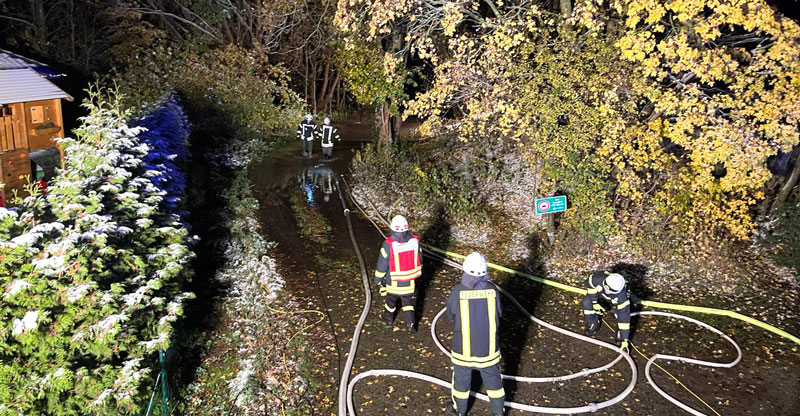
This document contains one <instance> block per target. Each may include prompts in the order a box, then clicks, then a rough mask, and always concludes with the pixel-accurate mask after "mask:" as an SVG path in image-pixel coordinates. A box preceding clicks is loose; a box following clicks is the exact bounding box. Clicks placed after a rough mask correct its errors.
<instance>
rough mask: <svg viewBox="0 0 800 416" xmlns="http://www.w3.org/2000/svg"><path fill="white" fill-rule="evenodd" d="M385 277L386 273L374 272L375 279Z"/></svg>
mask: <svg viewBox="0 0 800 416" xmlns="http://www.w3.org/2000/svg"><path fill="white" fill-rule="evenodd" d="M384 276H386V272H379V271H377V270H375V277H384Z"/></svg>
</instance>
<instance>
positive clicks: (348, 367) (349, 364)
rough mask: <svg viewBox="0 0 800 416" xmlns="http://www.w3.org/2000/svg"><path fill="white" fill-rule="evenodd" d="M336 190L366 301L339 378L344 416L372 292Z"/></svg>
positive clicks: (346, 214)
mask: <svg viewBox="0 0 800 416" xmlns="http://www.w3.org/2000/svg"><path fill="white" fill-rule="evenodd" d="M336 189H337V190H338V192H339V199H340V200H341V201H342V211H343V213H344V217H345V218H346V219H347V230H348V231H349V232H350V241H351V242H352V243H353V250H355V252H356V257H358V264H359V266H360V268H361V280H362V282H363V284H364V293H366V299H365V301H364V308H363V309H362V310H361V316H360V317H359V318H358V323H357V324H356V328H355V329H354V330H353V340H352V341H351V342H350V352H349V353H348V354H347V361H345V364H344V368H343V369H342V374H341V375H340V376H339V416H346V414H345V403H344V402H345V391H346V386H347V380H348V379H349V377H350V371H352V369H353V361H354V360H355V358H356V351H357V350H358V339H359V337H360V336H361V328H363V327H364V322H366V320H367V315H368V314H369V307H370V305H371V304H372V292H371V291H370V290H369V278H368V277H367V268H366V266H365V265H364V257H363V256H362V255H361V250H359V249H358V243H357V242H356V236H355V233H353V224H352V222H351V221H350V209H348V208H347V203H346V202H345V200H344V197H343V196H342V189H341V187H340V186H339V181H338V180H337V181H336Z"/></svg>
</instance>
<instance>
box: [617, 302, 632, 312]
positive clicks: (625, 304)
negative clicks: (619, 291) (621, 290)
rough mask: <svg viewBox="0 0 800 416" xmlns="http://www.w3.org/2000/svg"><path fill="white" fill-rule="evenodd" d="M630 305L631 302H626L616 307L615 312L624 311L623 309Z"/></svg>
mask: <svg viewBox="0 0 800 416" xmlns="http://www.w3.org/2000/svg"><path fill="white" fill-rule="evenodd" d="M630 304H631V301H630V300H626V301H625V302H622V303H620V304H619V305H617V310H622V309H625V307H626V306H628V305H630Z"/></svg>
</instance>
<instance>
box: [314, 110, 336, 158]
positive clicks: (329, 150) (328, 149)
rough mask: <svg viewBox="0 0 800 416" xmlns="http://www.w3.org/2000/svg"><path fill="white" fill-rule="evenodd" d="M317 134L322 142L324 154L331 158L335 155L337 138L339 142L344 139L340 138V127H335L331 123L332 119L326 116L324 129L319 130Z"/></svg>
mask: <svg viewBox="0 0 800 416" xmlns="http://www.w3.org/2000/svg"><path fill="white" fill-rule="evenodd" d="M317 135H318V136H319V138H320V142H321V143H322V154H323V155H325V158H326V159H330V158H331V156H333V141H334V140H336V141H337V142H339V141H341V140H342V139H341V138H339V129H337V128H336V127H333V126H332V125H331V119H329V118H327V117H325V120H324V121H323V124H322V129H320V130H317Z"/></svg>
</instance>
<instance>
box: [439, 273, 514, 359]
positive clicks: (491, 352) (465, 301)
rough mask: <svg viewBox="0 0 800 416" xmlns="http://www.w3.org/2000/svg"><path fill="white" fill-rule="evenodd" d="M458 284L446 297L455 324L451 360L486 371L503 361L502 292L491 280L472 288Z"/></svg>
mask: <svg viewBox="0 0 800 416" xmlns="http://www.w3.org/2000/svg"><path fill="white" fill-rule="evenodd" d="M464 281H465V280H464V279H462V283H459V284H457V285H456V287H454V288H453V290H452V291H450V296H449V297H448V298H447V312H446V314H447V318H448V319H450V320H451V321H452V322H453V344H452V349H451V360H452V362H453V364H455V365H459V366H462V367H472V368H486V367H490V366H493V365H495V364H497V363H499V362H500V333H499V331H498V328H499V326H500V315H501V314H502V311H501V309H502V308H501V307H500V291H498V290H497V288H496V287H495V286H494V284H492V283H490V282H489V281H488V280H482V281H479V282H478V283H477V284H475V286H474V287H473V288H469V287H467V286H466V285H464V283H463V282H464Z"/></svg>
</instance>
